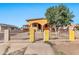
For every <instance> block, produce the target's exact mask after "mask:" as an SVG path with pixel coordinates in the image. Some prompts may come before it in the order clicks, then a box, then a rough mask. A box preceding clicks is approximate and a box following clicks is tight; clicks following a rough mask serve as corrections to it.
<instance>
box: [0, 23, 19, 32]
mask: <svg viewBox="0 0 79 59" xmlns="http://www.w3.org/2000/svg"><path fill="white" fill-rule="evenodd" d="M5 29H9V30H10V31H11V30H17V29H19V28H18V27H16V26H14V25H9V24H2V23H0V32H3V31H4V30H5Z"/></svg>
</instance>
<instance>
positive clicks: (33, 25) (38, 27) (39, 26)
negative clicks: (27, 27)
mask: <svg viewBox="0 0 79 59" xmlns="http://www.w3.org/2000/svg"><path fill="white" fill-rule="evenodd" d="M32 27H33V28H34V29H35V30H36V31H39V30H41V24H39V23H32Z"/></svg>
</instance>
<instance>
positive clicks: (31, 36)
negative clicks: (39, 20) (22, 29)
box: [29, 28, 35, 43]
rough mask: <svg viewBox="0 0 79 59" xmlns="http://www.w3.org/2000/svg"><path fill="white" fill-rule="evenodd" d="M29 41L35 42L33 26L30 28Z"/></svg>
mask: <svg viewBox="0 0 79 59" xmlns="http://www.w3.org/2000/svg"><path fill="white" fill-rule="evenodd" d="M29 31H30V42H32V43H33V42H35V31H34V29H33V28H30V30H29Z"/></svg>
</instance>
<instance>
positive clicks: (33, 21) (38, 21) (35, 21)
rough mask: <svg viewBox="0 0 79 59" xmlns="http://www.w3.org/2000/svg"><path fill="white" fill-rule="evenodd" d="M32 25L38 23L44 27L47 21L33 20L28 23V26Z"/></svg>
mask: <svg viewBox="0 0 79 59" xmlns="http://www.w3.org/2000/svg"><path fill="white" fill-rule="evenodd" d="M33 23H39V24H41V25H44V24H46V23H47V19H37V20H34V19H33V20H30V21H28V24H29V25H32V24H33Z"/></svg>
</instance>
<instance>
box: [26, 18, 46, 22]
mask: <svg viewBox="0 0 79 59" xmlns="http://www.w3.org/2000/svg"><path fill="white" fill-rule="evenodd" d="M34 20H46V18H35V19H28V20H26V21H27V22H28V21H34Z"/></svg>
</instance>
